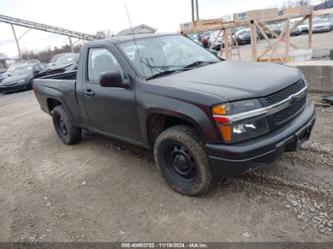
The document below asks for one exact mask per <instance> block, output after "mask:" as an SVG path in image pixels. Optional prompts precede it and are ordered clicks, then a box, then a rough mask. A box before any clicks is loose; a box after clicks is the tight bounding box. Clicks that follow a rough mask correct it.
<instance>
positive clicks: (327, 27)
mask: <svg viewBox="0 0 333 249" xmlns="http://www.w3.org/2000/svg"><path fill="white" fill-rule="evenodd" d="M312 29H313V33H321V32H329V31H331V23H330V22H329V20H328V19H327V18H314V19H313V24H312Z"/></svg>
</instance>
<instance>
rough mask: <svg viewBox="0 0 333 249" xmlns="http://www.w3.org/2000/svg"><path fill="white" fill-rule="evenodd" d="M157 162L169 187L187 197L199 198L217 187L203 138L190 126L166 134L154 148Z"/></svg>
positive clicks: (161, 136)
mask: <svg viewBox="0 0 333 249" xmlns="http://www.w3.org/2000/svg"><path fill="white" fill-rule="evenodd" d="M154 156H155V161H156V164H157V166H158V167H159V169H160V170H161V173H162V175H163V176H164V177H165V179H166V181H167V182H168V184H169V185H170V186H171V188H173V189H174V190H175V191H177V192H179V193H181V194H185V195H191V196H195V195H200V194H203V193H205V192H207V191H208V190H209V189H210V187H211V186H212V185H213V183H214V177H213V175H212V172H211V169H210V166H209V164H208V159H207V155H206V152H205V149H204V144H203V142H202V141H201V138H200V137H199V135H198V134H197V132H196V131H195V129H193V128H192V127H190V126H186V125H180V126H174V127H171V128H169V129H167V130H165V131H163V132H162V133H161V134H160V135H159V137H158V138H157V140H156V142H155V146H154Z"/></svg>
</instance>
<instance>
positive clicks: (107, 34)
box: [96, 29, 114, 39]
mask: <svg viewBox="0 0 333 249" xmlns="http://www.w3.org/2000/svg"><path fill="white" fill-rule="evenodd" d="M96 36H97V37H98V38H99V39H110V38H111V37H112V36H114V33H113V32H112V31H111V30H110V29H107V30H100V31H97V32H96Z"/></svg>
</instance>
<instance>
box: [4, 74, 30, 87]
mask: <svg viewBox="0 0 333 249" xmlns="http://www.w3.org/2000/svg"><path fill="white" fill-rule="evenodd" d="M29 76H30V75H18V76H9V77H7V78H5V79H4V80H3V81H1V85H8V84H11V83H15V82H17V81H19V80H25V81H27V79H28V78H29Z"/></svg>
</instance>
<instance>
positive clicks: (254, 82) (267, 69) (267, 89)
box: [147, 61, 301, 101]
mask: <svg viewBox="0 0 333 249" xmlns="http://www.w3.org/2000/svg"><path fill="white" fill-rule="evenodd" d="M300 78H301V74H300V72H299V71H298V69H295V68H292V67H287V66H282V65H278V64H270V63H252V62H232V61H223V62H220V63H216V64H211V65H208V66H203V67H200V68H196V69H193V70H189V71H185V72H181V73H176V74H172V75H169V76H167V77H161V78H156V79H154V80H149V81H147V82H149V83H152V84H153V85H154V84H157V85H159V86H165V87H166V88H168V89H169V88H172V89H179V90H181V91H180V92H183V93H184V92H188V91H190V92H193V93H195V94H197V95H198V94H199V95H201V96H202V95H204V96H205V97H206V98H207V97H208V98H212V99H214V100H219V101H234V100H242V99H251V98H258V97H263V96H267V95H269V94H272V93H274V92H277V91H279V90H281V89H283V88H286V87H288V86H290V85H291V84H293V83H295V82H297V81H298V80H299V79H300ZM164 92H167V91H164ZM172 92H173V94H175V91H172ZM177 92H178V91H176V93H177Z"/></svg>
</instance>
